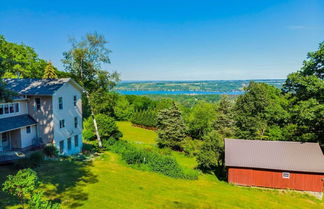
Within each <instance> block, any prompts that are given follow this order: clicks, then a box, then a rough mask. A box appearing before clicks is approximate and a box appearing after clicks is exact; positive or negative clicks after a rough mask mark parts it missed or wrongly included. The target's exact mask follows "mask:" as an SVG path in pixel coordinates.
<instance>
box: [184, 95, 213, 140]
mask: <svg viewBox="0 0 324 209" xmlns="http://www.w3.org/2000/svg"><path fill="white" fill-rule="evenodd" d="M215 119H216V107H215V105H214V104H211V103H207V102H204V101H200V102H198V103H197V104H196V105H194V106H193V108H192V109H191V111H190V113H189V117H188V119H187V124H188V132H189V135H190V136H191V137H192V138H194V139H203V136H204V135H205V134H207V133H208V132H210V131H211V130H212V126H213V124H214V121H215Z"/></svg>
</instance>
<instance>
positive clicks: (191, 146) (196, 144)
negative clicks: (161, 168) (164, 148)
mask: <svg viewBox="0 0 324 209" xmlns="http://www.w3.org/2000/svg"><path fill="white" fill-rule="evenodd" d="M202 143H203V141H201V140H194V139H192V138H190V137H186V138H185V139H184V140H183V141H182V145H181V146H182V147H183V151H184V152H185V154H186V155H187V156H190V157H193V156H196V155H198V153H199V151H200V148H201V146H202Z"/></svg>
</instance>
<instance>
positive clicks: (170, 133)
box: [157, 104, 186, 150]
mask: <svg viewBox="0 0 324 209" xmlns="http://www.w3.org/2000/svg"><path fill="white" fill-rule="evenodd" d="M157 122H158V123H157V127H158V139H157V142H158V145H159V146H160V147H170V148H172V149H174V150H181V142H182V141H183V140H184V138H185V137H186V135H185V125H184V122H183V119H182V116H181V112H180V110H179V109H178V107H177V106H176V105H175V104H173V105H172V107H171V108H168V109H163V110H160V111H159V113H158V116H157Z"/></svg>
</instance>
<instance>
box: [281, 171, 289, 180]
mask: <svg viewBox="0 0 324 209" xmlns="http://www.w3.org/2000/svg"><path fill="white" fill-rule="evenodd" d="M282 178H284V179H289V178H290V173H289V172H283V173H282Z"/></svg>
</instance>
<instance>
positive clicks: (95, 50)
mask: <svg viewBox="0 0 324 209" xmlns="http://www.w3.org/2000/svg"><path fill="white" fill-rule="evenodd" d="M107 43H108V42H107V41H106V39H105V37H104V36H102V35H99V34H98V33H88V34H86V36H85V37H82V38H81V40H80V41H76V40H75V39H71V44H72V47H71V49H70V50H68V51H66V52H64V53H63V56H64V59H63V60H62V62H63V64H64V67H65V70H66V71H68V72H69V73H71V76H72V77H73V78H74V79H75V80H76V81H77V82H78V83H79V84H80V85H81V86H82V87H83V88H84V89H85V95H86V97H87V101H88V102H89V104H90V105H89V107H90V112H91V116H92V119H93V123H94V126H95V130H96V136H97V140H98V145H99V147H102V142H101V139H100V134H99V131H98V126H97V122H96V119H95V117H94V115H95V113H94V110H93V108H92V106H91V97H90V94H92V93H94V92H97V91H109V90H111V88H113V87H114V86H115V85H116V82H118V81H119V75H118V73H116V72H113V73H110V72H108V71H104V70H103V69H102V65H103V64H108V63H110V59H109V54H110V52H111V51H110V50H109V49H108V48H107V47H106V45H107Z"/></svg>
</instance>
